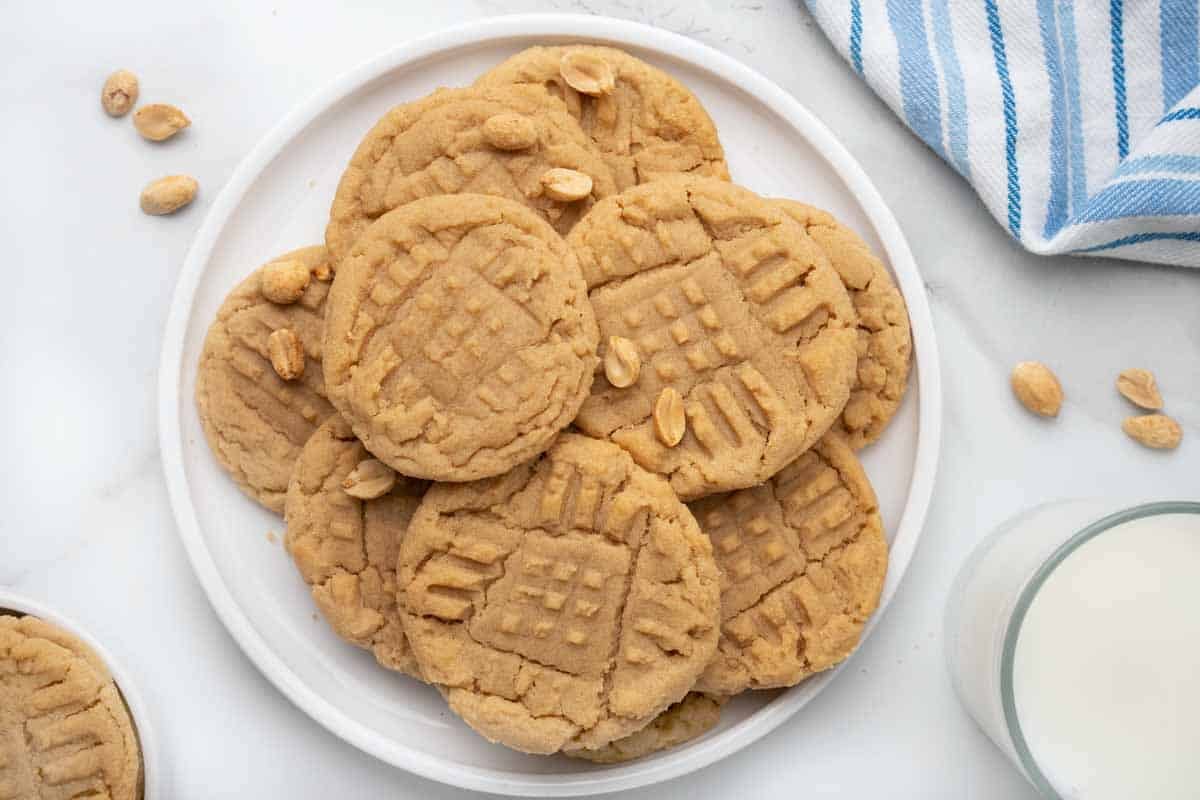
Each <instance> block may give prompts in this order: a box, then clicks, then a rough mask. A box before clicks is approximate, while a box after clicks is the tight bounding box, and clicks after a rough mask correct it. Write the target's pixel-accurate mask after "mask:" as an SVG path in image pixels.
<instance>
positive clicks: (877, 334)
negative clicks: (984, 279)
mask: <svg viewBox="0 0 1200 800" xmlns="http://www.w3.org/2000/svg"><path fill="white" fill-rule="evenodd" d="M775 202H777V203H778V204H779V206H780V207H781V208H782V209H783V210H784V211H785V212H786V213H787V214H788V215H789V216H791V217H792V219H794V220H796V221H797V222H799V223H800V224H801V225H803V226H804V229H805V230H806V231H807V232H808V235H809V236H811V237H812V238H813V241H815V242H816V243H817V244H818V245H820V247H821V249H822V250H824V251H825V255H827V256H828V257H829V263H830V264H832V265H833V268H834V269H835V270H837V272H838V274H839V275H840V276H841V277H842V283H844V284H845V285H846V290H847V291H849V292H850V300H851V302H853V303H854V310H855V311H856V312H858V377H857V379H856V380H855V382H854V388H853V389H851V391H850V400H849V401H848V402H847V403H846V410H845V411H843V412H842V416H841V418H840V419H839V420H838V423H837V424H838V428H839V429H840V430H841V431H842V432H843V433H844V434H846V440H847V441H848V442H850V446H851V447H853V448H854V449H855V450H861V449H862V448H863V447H865V446H867V445H868V444H871V443H872V442H874V441H875V440H877V439H878V438H879V437H880V435H881V434H882V433H883V430H884V428H886V427H887V425H888V423H889V422H891V420H892V417H893V416H894V415H895V413H896V410H897V409H898V408H900V402H901V401H902V400H903V399H904V391H905V389H906V388H907V387H908V371H909V368H910V367H911V366H912V332H911V330H910V329H909V322H908V308H907V307H906V306H905V304H904V297H903V296H902V295H901V294H900V290H899V289H898V288H896V282H895V281H894V280H892V275H891V273H890V272H888V269H887V267H886V266H884V264H883V262H882V261H880V260H879V257H878V256H876V255H875V254H874V253H872V252H871V248H870V247H869V246H868V245H867V243H866V242H864V241H863V240H862V238H861V237H860V236H859V235H858V234H856V233H855V232H854V231H852V230H850V229H849V228H847V227H846V226H845V225H843V224H841V223H840V222H838V221H837V220H836V219H835V218H834V217H833V215H832V214H830V213H828V212H826V211H822V210H821V209H819V208H814V207H812V206H809V205H805V204H804V203H797V202H796V201H794V200H776V201H775Z"/></svg>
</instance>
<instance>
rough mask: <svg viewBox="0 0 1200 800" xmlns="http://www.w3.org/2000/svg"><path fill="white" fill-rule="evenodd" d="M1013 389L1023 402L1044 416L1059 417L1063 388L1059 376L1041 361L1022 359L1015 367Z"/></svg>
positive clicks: (1031, 409) (1034, 411) (1028, 407)
mask: <svg viewBox="0 0 1200 800" xmlns="http://www.w3.org/2000/svg"><path fill="white" fill-rule="evenodd" d="M1012 389H1013V393H1015V394H1016V396H1017V399H1018V400H1020V401H1021V404H1022V405H1023V406H1025V407H1026V408H1027V409H1029V410H1030V411H1032V412H1033V413H1035V414H1040V415H1041V416H1043V417H1057V416H1058V411H1059V409H1060V408H1062V402H1063V390H1062V384H1060V383H1059V382H1058V378H1057V377H1055V375H1054V373H1053V372H1051V371H1050V368H1049V367H1047V366H1046V365H1045V364H1043V363H1041V362H1040V361H1022V362H1021V363H1019V364H1017V366H1015V367H1014V368H1013V371H1012Z"/></svg>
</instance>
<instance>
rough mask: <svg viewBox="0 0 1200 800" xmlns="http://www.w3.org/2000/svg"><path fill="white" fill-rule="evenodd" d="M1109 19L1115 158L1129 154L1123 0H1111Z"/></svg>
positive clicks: (1121, 157) (1122, 158)
mask: <svg viewBox="0 0 1200 800" xmlns="http://www.w3.org/2000/svg"><path fill="white" fill-rule="evenodd" d="M1108 9H1109V10H1108V15H1109V17H1110V19H1111V23H1110V24H1111V27H1110V35H1109V39H1110V41H1111V43H1112V79H1113V104H1114V105H1115V106H1116V116H1117V120H1116V122H1117V158H1118V159H1119V160H1121V161H1124V160H1125V156H1127V155H1129V114H1128V111H1127V110H1126V108H1125V31H1124V20H1123V19H1122V17H1123V14H1124V7H1123V0H1111V2H1110V3H1109V6H1108Z"/></svg>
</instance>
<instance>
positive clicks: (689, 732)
mask: <svg viewBox="0 0 1200 800" xmlns="http://www.w3.org/2000/svg"><path fill="white" fill-rule="evenodd" d="M725 700H726V698H724V697H719V696H717V695H709V694H701V693H700V692H688V694H687V696H686V697H684V698H683V699H682V700H680V701H679V702H678V703H676V704H675V705H673V706H671V707H670V708H668V709H667V710H666V711H664V712H663V713H661V714H659V715H658V716H657V717H655V718H654V721H653V722H651V723H650V724H649V725H647V726H646V727H644V728H642V729H641V730H640V731H637V732H636V733H631V734H629V735H628V736H626V737H625V738H623V739H617V740H616V741H615V742H609V743H608V744H606V745H604V747H599V748H597V749H595V750H572V751H570V752H569V753H567V755H569V756H571V757H572V758H582V759H583V760H585V761H594V762H595V763H597V764H617V763H620V762H622V761H632V760H633V759H635V758H641V757H642V756H648V755H650V754H651V753H657V752H659V751H661V750H667V749H670V748H672V747H678V746H679V745H681V744H685V743H687V742H690V741H692V740H693V739H699V738H700V737H701V736H703V735H704V734H706V733H708V732H709V731H710V730H712V729H713V728H714V727H716V725H717V723H718V722H720V721H721V706H723V705H724V704H725Z"/></svg>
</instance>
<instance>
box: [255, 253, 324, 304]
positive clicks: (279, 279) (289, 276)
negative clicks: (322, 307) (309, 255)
mask: <svg viewBox="0 0 1200 800" xmlns="http://www.w3.org/2000/svg"><path fill="white" fill-rule="evenodd" d="M311 279H312V274H311V273H310V272H309V271H308V267H306V266H304V265H303V264H301V263H300V262H299V261H292V260H291V259H286V260H284V261H272V262H271V263H270V264H267V265H266V266H265V267H263V270H262V277H261V278H260V283H261V286H260V288H261V290H262V294H263V297H265V298H267V299H268V300H270V301H271V302H272V303H279V304H280V305H288V304H289V303H294V302H296V301H297V300H299V299H300V298H301V297H302V296H303V295H304V290H305V289H307V288H308V282H309V280H311Z"/></svg>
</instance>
